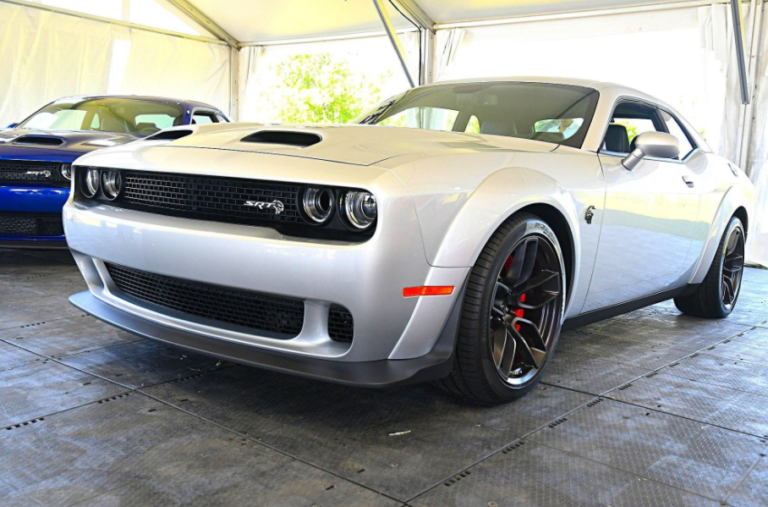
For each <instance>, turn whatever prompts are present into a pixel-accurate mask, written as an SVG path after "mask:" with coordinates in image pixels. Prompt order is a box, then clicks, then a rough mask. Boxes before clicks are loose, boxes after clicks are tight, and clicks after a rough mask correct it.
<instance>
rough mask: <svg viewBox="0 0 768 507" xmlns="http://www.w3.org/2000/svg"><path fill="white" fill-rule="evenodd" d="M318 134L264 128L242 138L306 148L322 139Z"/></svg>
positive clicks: (262, 142) (255, 141)
mask: <svg viewBox="0 0 768 507" xmlns="http://www.w3.org/2000/svg"><path fill="white" fill-rule="evenodd" d="M322 140H323V138H322V137H320V135H318V134H312V133H309V132H292V131H286V130H262V131H260V132H256V133H255V134H251V135H249V136H246V137H244V138H242V139H241V140H240V142H242V143H258V144H280V145H283V146H296V147H298V148H306V147H308V146H312V145H314V144H317V143H319V142H320V141H322Z"/></svg>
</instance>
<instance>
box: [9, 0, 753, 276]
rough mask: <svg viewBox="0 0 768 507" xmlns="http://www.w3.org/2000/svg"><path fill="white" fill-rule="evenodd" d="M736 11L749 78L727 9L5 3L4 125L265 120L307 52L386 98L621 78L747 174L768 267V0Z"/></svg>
mask: <svg viewBox="0 0 768 507" xmlns="http://www.w3.org/2000/svg"><path fill="white" fill-rule="evenodd" d="M735 5H741V8H742V10H743V14H742V16H741V18H740V20H741V25H742V30H743V39H742V40H743V43H744V46H745V49H746V54H745V58H744V60H743V61H745V62H746V64H745V65H744V66H743V70H742V68H740V66H739V64H738V63H739V61H741V60H740V59H738V58H737V51H736V44H735V43H736V41H737V40H739V37H738V34H739V31H738V30H737V29H734V23H733V20H734V18H733V17H732V16H731V10H730V8H731V5H730V0H472V1H467V0H99V1H98V2H96V1H93V0H0V90H3V92H4V93H3V94H2V95H0V125H2V124H8V123H10V122H13V121H18V120H21V119H22V118H24V117H26V116H27V115H29V114H30V113H31V112H33V111H34V110H36V109H37V108H39V107H40V106H42V105H43V104H45V103H47V102H49V101H51V100H54V99H57V98H59V97H61V96H65V95H76V94H105V93H120V94H147V95H166V96H174V97H180V98H188V99H196V100H201V101H204V102H209V103H212V104H214V105H216V106H218V107H220V108H221V109H223V110H228V111H229V112H230V115H231V116H232V117H233V118H235V119H238V118H239V119H244V120H258V121H274V120H275V118H274V110H270V108H269V105H270V99H271V94H273V93H274V90H275V88H277V87H276V86H275V83H276V81H275V69H276V68H277V66H278V65H279V63H280V62H281V61H282V59H284V58H286V57H290V56H291V55H301V54H312V53H331V54H342V55H344V58H345V59H346V60H348V61H349V62H350V65H352V66H353V68H354V70H355V72H358V73H365V74H368V75H370V76H372V77H373V79H374V80H375V79H377V78H378V77H379V76H381V83H380V88H381V90H380V91H381V92H382V93H383V94H385V95H388V94H394V93H397V92H399V91H401V90H402V89H404V88H406V87H407V86H408V80H407V79H406V74H405V73H404V72H403V67H405V68H407V69H408V73H409V74H410V76H411V78H412V80H413V81H420V82H431V81H437V80H444V79H449V78H463V77H481V76H498V75H521V74H541V75H568V76H571V77H590V78H597V79H603V80H608V81H618V82H622V83H623V84H628V85H634V86H637V87H639V88H642V89H644V90H646V91H648V92H650V93H652V94H655V95H657V96H659V97H660V98H662V99H663V100H665V101H667V102H670V103H671V104H672V105H674V106H675V107H677V108H678V109H680V110H682V112H683V113H684V114H685V115H686V116H687V117H689V118H690V119H692V120H693V122H694V124H695V125H696V126H697V128H699V129H700V130H701V131H704V132H705V136H706V137H707V140H708V142H709V143H710V145H712V147H713V149H715V150H716V151H718V152H719V153H721V154H723V155H725V156H728V157H729V158H731V159H732V160H735V161H737V162H738V163H739V164H740V165H741V166H742V167H743V168H744V169H745V170H746V171H747V172H748V174H750V176H751V177H752V179H753V181H755V183H756V184H757V187H758V192H759V194H760V196H759V207H758V209H759V210H760V211H759V212H758V213H757V214H756V215H757V216H756V217H755V218H756V220H754V221H753V224H754V227H752V229H753V231H756V232H757V234H753V235H752V238H751V242H750V243H751V244H750V253H749V255H750V259H751V260H752V261H755V262H759V263H762V264H764V265H768V150H766V148H765V146H768V54H766V50H768V16H766V15H764V12H765V11H766V0H742V2H741V3H740V4H735ZM377 6H378V8H379V9H381V10H382V11H383V12H384V15H383V16H381V17H380V15H379V11H378V10H377ZM382 17H383V18H384V20H383V19H382ZM386 18H389V19H391V23H389V24H388V23H386V22H383V21H386ZM737 19H739V18H738V17H737ZM387 30H389V35H390V36H392V34H393V33H394V32H397V33H398V34H399V35H398V36H394V39H395V42H396V43H397V45H399V46H400V48H401V51H397V52H396V51H395V50H394V49H393V44H392V43H391V41H390V38H388V33H387ZM401 60H404V61H405V62H404V63H403V65H402V67H401ZM660 75H661V76H664V79H661V80H659V79H655V78H654V76H660ZM742 76H746V78H747V79H746V80H743V79H742ZM742 82H746V83H747V84H748V88H747V89H746V92H747V94H748V95H752V96H753V101H752V104H750V105H744V104H742V90H741V83H742ZM763 215H766V217H765V218H763Z"/></svg>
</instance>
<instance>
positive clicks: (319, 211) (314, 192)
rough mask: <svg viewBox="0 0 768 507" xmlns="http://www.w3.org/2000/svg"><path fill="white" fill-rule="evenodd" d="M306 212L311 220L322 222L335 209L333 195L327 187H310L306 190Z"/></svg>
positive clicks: (304, 202) (304, 203)
mask: <svg viewBox="0 0 768 507" xmlns="http://www.w3.org/2000/svg"><path fill="white" fill-rule="evenodd" d="M303 206H304V212H305V213H306V214H307V216H308V217H309V219H310V220H312V221H313V222H315V223H318V224H322V223H324V222H325V221H327V220H328V218H330V216H331V212H332V211H333V196H332V195H331V191H330V190H328V189H327V188H308V189H306V190H305V191H304V199H303Z"/></svg>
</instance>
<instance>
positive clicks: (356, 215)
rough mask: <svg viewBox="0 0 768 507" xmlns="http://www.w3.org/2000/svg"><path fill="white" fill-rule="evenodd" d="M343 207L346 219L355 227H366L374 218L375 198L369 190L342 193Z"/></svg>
mask: <svg viewBox="0 0 768 507" xmlns="http://www.w3.org/2000/svg"><path fill="white" fill-rule="evenodd" d="M343 207H344V213H345V215H346V216H347V221H348V222H349V224H350V225H351V226H352V227H355V228H356V229H360V230H364V229H367V228H368V227H370V226H371V224H373V221H374V220H376V213H377V210H376V198H375V197H374V196H373V194H371V193H370V192H362V191H358V190H352V191H350V192H347V193H346V194H345V195H344V203H343Z"/></svg>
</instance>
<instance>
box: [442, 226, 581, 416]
mask: <svg viewBox="0 0 768 507" xmlns="http://www.w3.org/2000/svg"><path fill="white" fill-rule="evenodd" d="M565 283H566V279H565V269H564V263H563V256H562V252H561V249H560V244H559V242H558V240H557V236H556V235H555V233H554V231H553V230H552V228H551V227H550V226H549V225H548V224H547V223H546V222H544V221H543V220H541V219H540V218H538V217H536V216H534V215H531V214H527V213H525V214H520V215H517V216H515V217H513V218H512V219H510V220H508V221H507V222H506V223H505V224H504V225H503V226H502V227H500V228H499V230H497V231H496V232H495V233H494V235H493V236H492V237H491V239H490V240H489V241H488V243H487V244H486V246H485V248H484V249H483V251H482V253H481V254H480V257H479V258H478V260H477V262H476V264H475V266H474V267H473V268H472V272H471V274H470V277H469V281H468V285H467V289H466V293H465V296H464V301H463V305H462V313H461V322H460V325H459V333H458V339H457V343H456V354H455V361H454V365H453V368H452V370H451V373H450V375H449V376H448V377H447V378H446V379H443V380H441V381H440V382H439V384H440V385H441V387H443V388H445V389H447V390H449V391H451V392H454V393H456V394H460V395H463V396H465V397H467V398H470V399H472V400H474V401H479V402H484V403H501V402H505V401H510V400H514V399H517V398H519V397H521V396H523V395H524V394H526V393H528V392H529V391H530V390H531V389H533V387H534V386H535V385H536V383H537V382H538V381H539V379H540V378H541V375H542V374H543V373H544V370H545V368H546V366H547V364H548V362H549V360H550V358H551V357H552V353H553V352H554V349H555V347H556V345H557V340H558V338H559V336H560V327H561V325H562V321H563V314H564V311H565V287H566V285H565Z"/></svg>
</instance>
